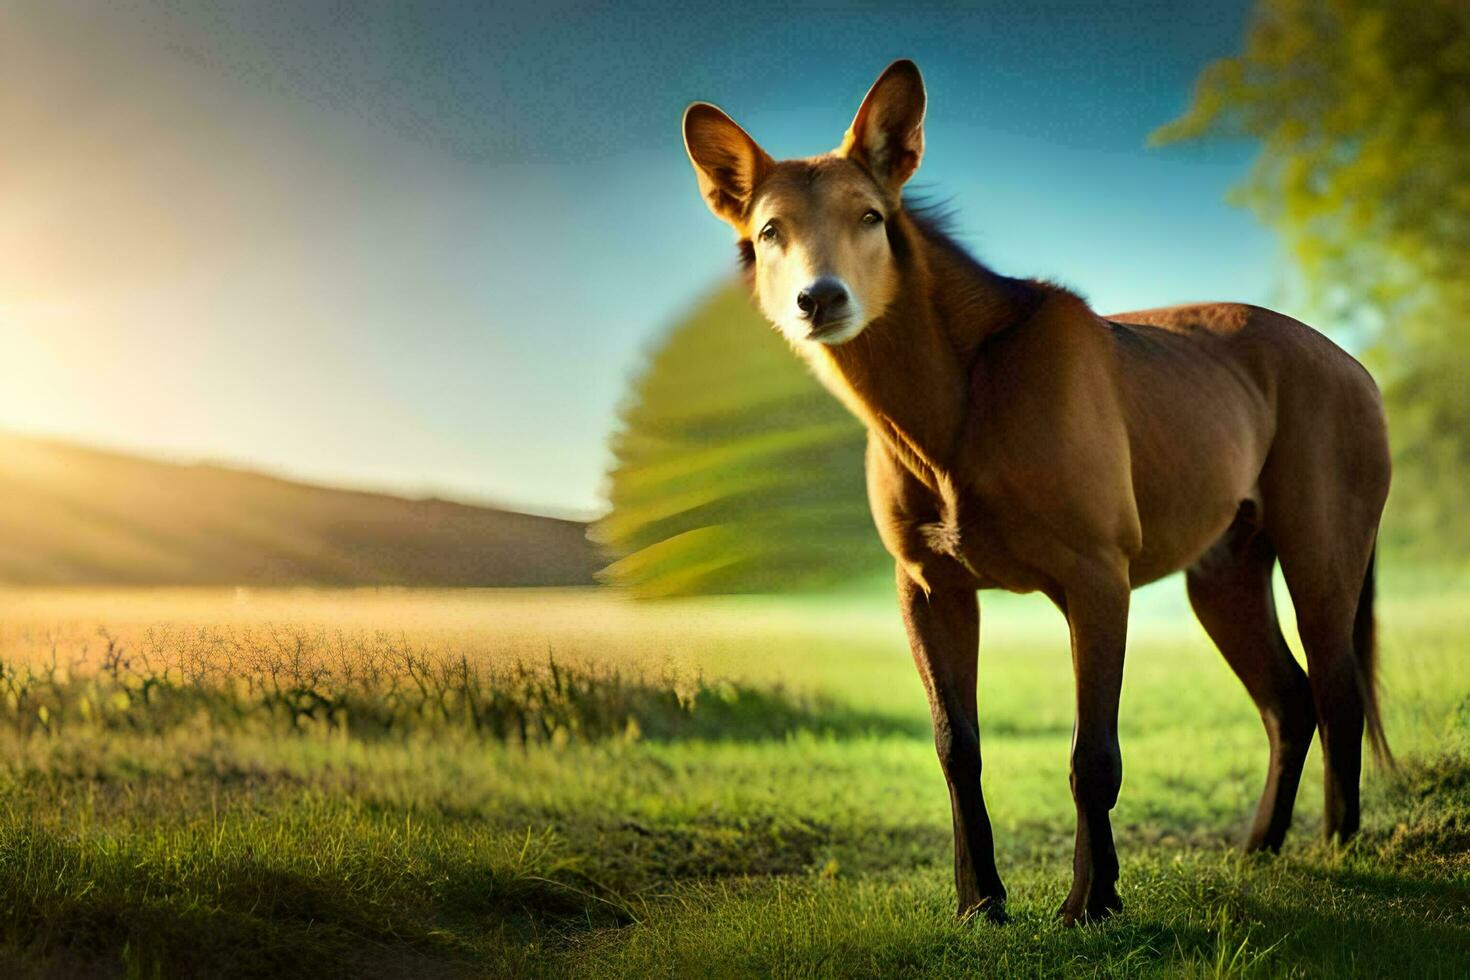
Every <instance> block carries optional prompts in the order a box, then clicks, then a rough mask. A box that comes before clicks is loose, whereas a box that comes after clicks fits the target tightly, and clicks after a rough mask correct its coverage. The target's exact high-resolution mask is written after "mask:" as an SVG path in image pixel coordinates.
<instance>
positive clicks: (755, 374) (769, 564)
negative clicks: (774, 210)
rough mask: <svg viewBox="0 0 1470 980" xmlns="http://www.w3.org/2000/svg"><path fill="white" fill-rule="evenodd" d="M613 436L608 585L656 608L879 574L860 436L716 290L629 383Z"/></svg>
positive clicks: (603, 533) (795, 364) (741, 306)
mask: <svg viewBox="0 0 1470 980" xmlns="http://www.w3.org/2000/svg"><path fill="white" fill-rule="evenodd" d="M621 418H622V424H621V426H620V428H619V430H618V432H617V433H616V434H615V435H614V436H613V441H612V450H613V456H614V462H613V466H612V470H611V472H610V474H609V478H608V496H609V500H610V502H611V504H612V508H611V510H610V512H609V513H608V515H607V516H606V517H604V518H603V519H602V520H601V521H599V522H597V524H595V525H594V527H593V529H592V535H593V538H594V540H596V541H597V542H598V543H599V544H600V545H601V546H602V547H603V548H604V549H605V550H606V551H607V552H608V554H609V555H610V556H611V557H612V558H614V559H615V560H614V561H613V562H612V564H611V565H609V566H608V567H607V569H606V570H605V571H604V572H603V578H604V579H605V580H607V581H609V582H611V583H613V584H616V585H619V586H624V587H627V588H628V589H630V590H631V591H632V592H633V593H634V594H636V595H640V596H645V597H655V596H673V595H693V594H705V593H723V592H770V591H775V590H778V589H791V588H810V587H815V586H822V585H828V584H832V583H835V582H838V581H841V580H844V579H848V578H852V577H854V576H856V575H861V574H866V573H870V572H873V571H876V570H879V569H881V568H883V567H885V564H886V563H885V559H884V557H883V553H882V549H881V547H880V546H879V544H878V541H877V535H876V534H875V532H874V530H873V522H872V518H871V517H870V516H869V513H868V507H867V498H866V493H865V490H864V485H863V445H864V440H865V436H864V434H863V429H862V426H861V425H860V424H859V423H858V422H857V420H856V419H854V418H852V417H851V416H850V415H849V414H848V413H847V412H846V410H845V409H843V408H842V407H841V406H840V405H839V404H838V403H837V401H836V400H835V399H833V398H832V397H831V396H830V395H828V394H827V393H826V392H824V391H822V390H821V388H820V386H819V385H818V384H817V383H816V381H815V380H814V379H813V378H812V377H811V375H810V373H809V372H808V371H807V369H806V367H805V366H804V365H802V364H801V363H800V361H798V360H797V358H796V357H795V356H794V355H793V354H792V352H791V351H790V349H789V348H788V347H787V346H786V344H785V342H783V341H782V340H781V339H780V338H779V337H778V336H777V335H776V333H775V332H774V331H773V330H771V328H770V327H769V326H767V325H766V324H765V323H764V322H763V321H762V320H761V319H760V317H759V316H758V315H757V314H756V313H755V311H754V310H753V309H752V308H751V305H750V301H749V300H748V299H747V298H746V296H745V293H744V289H743V288H742V287H740V286H738V285H732V286H729V287H727V288H724V289H721V290H720V291H719V292H718V293H716V294H715V295H713V296H712V297H711V298H710V299H709V300H708V301H706V302H705V303H704V304H703V305H702V306H700V308H699V309H697V310H696V311H695V312H694V314H693V315H692V316H690V317H689V319H687V320H686V321H684V323H682V324H681V325H679V326H678V327H677V328H675V329H674V330H673V332H672V333H671V334H670V335H669V336H668V338H667V339H666V340H665V341H664V342H663V344H662V346H660V347H659V348H658V349H657V350H656V351H655V352H654V353H653V355H652V356H651V358H650V359H649V362H648V365H647V368H646V370H645V371H644V372H643V374H642V376H641V377H639V378H638V379H637V380H636V381H635V382H634V384H633V388H632V392H631V396H630V398H629V400H628V402H627V404H626V405H625V406H624V408H623V410H622V413H621Z"/></svg>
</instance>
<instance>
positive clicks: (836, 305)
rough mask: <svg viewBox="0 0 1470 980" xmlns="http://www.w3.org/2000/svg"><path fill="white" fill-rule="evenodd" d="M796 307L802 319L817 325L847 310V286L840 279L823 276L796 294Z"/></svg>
mask: <svg viewBox="0 0 1470 980" xmlns="http://www.w3.org/2000/svg"><path fill="white" fill-rule="evenodd" d="M796 308H797V309H798V310H800V311H801V318H802V319H803V320H809V321H811V325H812V326H814V327H819V326H821V325H822V324H823V323H826V322H828V321H830V320H833V319H836V318H839V317H841V316H842V315H843V314H844V313H846V312H847V287H846V286H844V285H843V284H842V280H840V279H837V278H835V277H833V276H823V277H822V278H820V279H818V280H816V281H815V282H813V283H812V284H811V285H810V286H808V287H806V288H805V289H803V290H802V291H801V292H799V293H797V294H796Z"/></svg>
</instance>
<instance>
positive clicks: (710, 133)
mask: <svg viewBox="0 0 1470 980" xmlns="http://www.w3.org/2000/svg"><path fill="white" fill-rule="evenodd" d="M684 149H685V150H687V151H688V152H689V162H690V163H692V164H694V173H695V175H696V176H697V177H698V178H699V193H700V195H701V196H703V197H704V200H705V203H706V204H708V205H709V209H710V210H711V211H713V212H714V213H715V217H717V218H720V219H722V220H724V221H728V222H729V223H730V224H732V225H734V226H735V227H736V228H737V229H738V228H740V227H741V225H742V224H743V222H744V220H745V212H746V209H747V208H749V207H750V198H751V195H752V194H754V192H755V187H756V184H758V183H759V182H760V179H761V177H762V176H763V175H764V174H765V173H766V171H767V170H769V169H770V168H771V166H772V164H773V161H772V160H771V158H770V156H769V155H767V153H766V151H765V150H762V149H761V148H760V147H759V146H758V145H756V142H755V140H753V139H751V138H750V136H749V135H748V134H747V133H746V132H745V130H743V129H741V128H740V127H739V126H738V125H737V124H736V123H735V120H733V119H731V118H730V117H729V116H727V115H725V114H724V113H723V112H721V111H720V110H719V109H717V108H715V107H714V106H712V105H710V104H709V103H708V102H696V103H694V104H693V105H691V106H690V107H689V108H688V109H685V110H684Z"/></svg>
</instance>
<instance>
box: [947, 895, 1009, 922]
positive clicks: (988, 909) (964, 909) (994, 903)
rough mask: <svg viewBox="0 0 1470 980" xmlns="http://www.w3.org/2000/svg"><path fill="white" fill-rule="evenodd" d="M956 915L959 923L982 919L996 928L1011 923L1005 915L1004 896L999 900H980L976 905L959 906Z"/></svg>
mask: <svg viewBox="0 0 1470 980" xmlns="http://www.w3.org/2000/svg"><path fill="white" fill-rule="evenodd" d="M956 915H958V917H959V919H960V921H961V922H969V921H970V920H972V919H978V918H981V917H984V919H985V920H986V921H987V922H990V923H991V924H993V925H997V926H1003V925H1005V924H1006V923H1008V922H1010V921H1011V917H1010V916H1009V915H1007V914H1006V900H1005V896H1004V895H1002V896H1000V897H999V898H982V899H981V900H980V902H979V904H978V905H969V906H965V905H961V906H960V908H959V911H958V912H957V913H956Z"/></svg>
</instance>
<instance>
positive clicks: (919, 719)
mask: <svg viewBox="0 0 1470 980" xmlns="http://www.w3.org/2000/svg"><path fill="white" fill-rule="evenodd" d="M1382 585H1383V590H1382V591H1383V593H1384V598H1383V601H1382V603H1381V606H1380V622H1381V624H1382V645H1383V656H1382V662H1383V682H1384V689H1385V698H1386V719H1387V725H1388V732H1389V736H1390V739H1391V740H1392V741H1393V743H1394V747H1395V749H1396V751H1397V752H1398V754H1399V756H1400V759H1401V766H1400V769H1399V770H1398V771H1397V772H1395V773H1385V772H1380V771H1374V770H1370V771H1369V773H1368V776H1367V781H1366V791H1365V830H1364V833H1363V834H1362V836H1361V838H1360V840H1359V841H1358V842H1356V843H1355V844H1354V845H1353V846H1351V847H1350V848H1347V849H1345V850H1331V849H1328V848H1326V847H1324V846H1323V845H1321V844H1320V843H1319V842H1318V835H1319V832H1320V824H1321V798H1320V779H1321V768H1320V758H1319V756H1318V754H1317V753H1316V750H1315V749H1314V751H1313V756H1312V759H1311V760H1310V762H1309V768H1308V772H1307V775H1306V777H1305V778H1304V780H1303V788H1302V792H1301V794H1300V798H1299V801H1298V808H1297V820H1296V824H1295V829H1294V832H1293V835H1292V837H1291V838H1290V841H1289V844H1288V849H1287V851H1286V853H1284V854H1283V855H1281V856H1280V857H1279V858H1277V859H1274V860H1267V859H1252V858H1245V857H1243V856H1242V855H1241V854H1239V852H1238V851H1236V850H1235V849H1234V846H1233V845H1234V843H1235V842H1236V841H1238V839H1239V837H1240V835H1241V833H1242V831H1243V829H1244V827H1245V824H1246V820H1247V818H1248V815H1249V813H1250V811H1251V809H1252V808H1253V806H1254V803H1255V798H1256V795H1257V793H1258V792H1259V789H1260V786H1261V782H1262V779H1263V777H1264V771H1265V761H1266V743H1265V737H1264V734H1263V732H1262V730H1261V727H1260V722H1259V720H1258V719H1257V717H1256V715H1255V712H1254V709H1253V708H1252V706H1251V704H1250V702H1249V700H1248V699H1247V697H1246V695H1245V693H1244V691H1243V689H1242V688H1241V687H1240V685H1239V683H1238V682H1237V681H1236V680H1235V679H1234V677H1233V676H1232V675H1231V674H1230V673H1229V671H1228V669H1227V668H1226V666H1225V664H1224V662H1223V661H1222V660H1221V659H1220V658H1219V656H1218V655H1217V654H1215V653H1214V651H1213V650H1212V649H1211V648H1210V647H1209V646H1208V642H1207V641H1206V640H1205V638H1204V636H1203V634H1202V633H1201V632H1200V631H1199V630H1198V628H1197V627H1196V626H1195V625H1194V624H1193V621H1192V619H1191V618H1190V616H1189V614H1188V610H1187V607H1186V605H1185V603H1184V600H1183V596H1182V587H1181V585H1180V583H1178V582H1170V583H1164V584H1162V585H1161V586H1157V587H1154V588H1152V589H1150V590H1146V591H1145V592H1143V593H1140V594H1139V596H1138V598H1137V601H1136V604H1135V615H1134V629H1133V637H1132V643H1131V646H1130V650H1129V659H1128V666H1127V672H1126V677H1125V684H1124V701H1123V731H1122V739H1123V751H1124V769H1125V775H1124V784H1123V793H1122V797H1121V800H1120V802H1119V804H1118V807H1117V809H1116V811H1115V813H1114V826H1115V828H1116V831H1117V834H1118V838H1119V850H1120V853H1121V855H1122V858H1123V878H1122V882H1121V889H1122V895H1123V899H1124V902H1125V903H1126V905H1127V908H1126V911H1125V912H1124V913H1123V914H1122V915H1121V916H1118V917H1115V918H1114V919H1112V920H1110V921H1108V922H1107V923H1104V924H1102V925H1100V926H1090V927H1086V928H1081V929H1075V930H1066V929H1063V928H1061V927H1060V926H1059V925H1058V924H1057V923H1056V922H1055V921H1054V920H1053V915H1052V913H1053V911H1054V909H1055V908H1056V906H1057V905H1058V904H1059V903H1060V901H1061V899H1062V897H1063V895H1064V893H1065V890H1066V887H1067V884H1068V880H1069V879H1068V875H1069V869H1070V852H1071V839H1072V830H1073V827H1072V819H1073V811H1072V804H1071V799H1070V795H1069V792H1068V788H1067V773H1066V765H1067V754H1068V740H1069V737H1070V705H1071V676H1070V662H1069V655H1068V652H1067V648H1066V643H1065V631H1064V629H1063V625H1062V623H1061V620H1060V617H1059V616H1058V615H1057V614H1056V613H1055V612H1054V611H1052V610H1050V608H1049V607H1047V606H1046V605H1045V604H1044V603H1039V602H1034V601H1031V600H1030V599H1019V598H1015V597H1009V596H998V597H991V596H986V597H984V600H983V602H982V607H983V613H982V634H983V637H984V639H983V644H982V654H981V656H982V666H981V704H982V717H983V721H982V738H983V741H984V752H985V767H986V768H985V785H986V796H987V799H988V801H989V802H990V805H991V812H992V819H993V820H994V822H995V825H996V836H997V841H998V847H999V850H1000V861H1001V869H1002V873H1003V874H1004V876H1005V878H1006V882H1007V885H1008V887H1009V889H1010V893H1011V903H1010V908H1011V911H1012V913H1013V915H1014V921H1013V923H1012V924H1010V925H1009V926H1006V927H1003V928H997V927H993V926H989V925H986V924H983V923H972V924H963V923H958V922H956V921H955V920H954V919H953V914H952V910H953V904H952V903H953V897H952V888H953V885H952V882H951V853H950V839H949V806H948V799H947V795H946V792H945V786H944V782H943V779H942V777H941V775H940V772H939V768H938V764H937V762H936V761H935V759H934V756H933V749H932V745H931V743H930V740H929V731H928V715H927V710H926V707H925V703H924V699H923V695H922V692H921V689H920V687H919V683H918V680H917V678H916V677H915V675H914V670H913V667H912V665H911V663H910V661H909V658H908V653H907V650H906V647H905V645H904V642H903V638H902V634H901V630H900V627H899V624H898V620H897V615H896V613H895V612H894V609H893V604H892V601H891V600H890V599H888V598H887V597H886V596H885V595H884V594H883V593H881V592H876V591H874V592H854V593H852V594H850V595H844V596H829V597H824V598H802V599H746V598H731V599H723V600H689V601H683V602H677V603H668V604H657V605H640V604H634V603H629V602H623V601H619V600H617V599H615V598H613V597H610V596H607V595H604V594H601V593H597V592H591V591H587V592H576V591H569V592H550V591H548V592H536V591H520V592H411V591H410V592H372V591H339V592H288V591H282V592H229V591H207V592H204V591H196V592H148V591H143V592H125V591H118V592H97V591H92V592H78V591H54V592H37V591H26V592H11V593H3V594H0V663H3V667H0V702H3V703H0V743H3V752H0V787H3V791H0V792H3V795H0V800H3V809H0V888H3V893H0V972H3V973H4V974H5V975H26V974H28V973H35V974H40V975H60V976H70V975H77V974H80V975H102V976H107V975H113V974H126V975H140V976H152V975H163V976H173V975H197V974H206V975H208V974H231V975H272V976H284V975H292V976H294V975H314V976H327V975H390V976H461V975H464V976H475V975H490V976H509V975H523V974H553V975H617V976H645V975H654V976H688V975H716V976H719V975H751V974H756V975H767V974H779V975H783V976H791V975H871V976H890V975H895V974H923V975H934V976H953V975H958V974H972V975H982V976H995V975H1028V976H1029V975H1058V976H1088V975H1117V976H1136V975H1140V974H1162V975H1170V976H1174V975H1185V976H1196V975H1199V976H1224V975H1231V976H1234V975H1261V976H1281V975H1288V976H1310V977H1316V976H1324V975H1364V976H1383V975H1423V976H1466V975H1470V657H1467V654H1470V649H1467V643H1466V637H1467V635H1470V586H1467V585H1466V584H1465V583H1464V582H1463V580H1461V582H1460V584H1458V585H1453V586H1450V585H1443V584H1439V583H1438V582H1437V581H1436V580H1435V579H1434V578H1433V577H1432V576H1429V575H1427V574H1424V575H1407V574H1395V570H1393V569H1389V570H1388V571H1387V572H1386V573H1385V575H1384V581H1383V583H1382ZM552 663H554V664H555V665H556V666H555V669H554V670H553V669H552V668H551V666H550V665H551V664H552ZM518 665H519V666H518Z"/></svg>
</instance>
